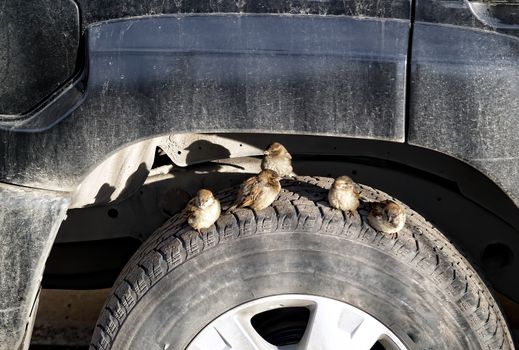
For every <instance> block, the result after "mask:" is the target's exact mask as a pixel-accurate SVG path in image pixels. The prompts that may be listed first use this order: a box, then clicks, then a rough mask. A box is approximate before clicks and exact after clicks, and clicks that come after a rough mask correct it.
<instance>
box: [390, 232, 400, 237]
mask: <svg viewBox="0 0 519 350" xmlns="http://www.w3.org/2000/svg"><path fill="white" fill-rule="evenodd" d="M389 238H391V239H397V238H398V232H393V233H390V234H389Z"/></svg>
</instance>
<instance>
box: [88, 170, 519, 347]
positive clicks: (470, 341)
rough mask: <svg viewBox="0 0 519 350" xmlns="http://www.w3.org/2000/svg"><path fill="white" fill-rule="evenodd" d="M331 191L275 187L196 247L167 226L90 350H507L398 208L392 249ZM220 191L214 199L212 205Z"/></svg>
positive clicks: (430, 234) (410, 215)
mask: <svg viewBox="0 0 519 350" xmlns="http://www.w3.org/2000/svg"><path fill="white" fill-rule="evenodd" d="M332 180H333V179H330V178H314V177H298V178H297V179H295V180H284V183H283V190H282V192H281V194H280V196H279V198H278V199H277V200H276V201H275V202H274V203H273V205H272V206H271V207H269V208H267V209H265V210H262V211H253V210H251V209H246V208H245V209H238V210H236V211H234V212H233V213H230V214H225V215H222V216H221V217H220V219H219V220H218V221H217V223H216V224H215V225H214V226H213V227H212V228H210V229H209V230H208V231H207V232H205V233H204V234H203V235H202V236H199V235H198V234H197V233H196V232H194V231H193V230H191V229H190V228H189V227H188V226H187V225H186V224H185V223H184V222H182V220H181V218H180V216H179V215H177V216H174V217H172V218H171V219H170V220H169V221H167V222H166V223H165V224H164V225H163V226H162V227H161V228H160V229H159V230H158V231H157V232H155V233H154V234H153V236H152V237H150V238H149V240H148V241H147V242H146V243H145V244H144V245H143V246H142V247H141V248H140V250H139V251H138V252H137V253H136V254H135V256H134V257H133V258H132V259H131V261H130V262H129V263H128V265H127V266H126V267H125V269H124V271H123V272H122V273H121V276H120V277H119V279H118V281H117V282H116V284H115V286H114V289H113V293H112V295H111V296H110V297H109V299H108V301H107V303H106V305H105V308H104V310H103V312H102V314H101V315H100V318H99V320H98V323H97V326H96V329H95V332H94V335H93V338H92V343H91V349H99V350H100V349H160V350H166V349H175V350H176V349H187V350H206V349H208V350H218V349H261V350H264V349H265V350H266V349H305V350H310V349H320V350H327V349H356V350H367V349H450V350H456V349H460V350H467V349H513V343H512V340H511V336H510V333H509V330H508V328H507V325H506V322H505V320H504V318H503V315H502V313H501V311H500V309H499V307H498V306H497V304H496V302H495V300H494V298H493V297H492V295H491V293H490V291H489V290H488V288H487V287H486V286H485V284H484V283H483V281H482V280H481V278H480V277H479V276H478V274H477V272H476V271H475V270H474V268H473V267H471V265H470V264H469V263H468V262H467V260H466V259H465V258H464V257H463V256H462V255H461V254H460V253H459V252H458V251H457V250H456V249H455V248H454V246H453V245H452V244H451V243H450V242H449V240H448V239H447V238H446V237H445V236H443V235H442V234H441V233H440V232H439V231H438V230H437V229H435V228H434V227H433V226H432V225H431V224H430V223H428V222H427V221H425V220H424V219H423V218H422V217H421V216H420V215H418V214H417V213H416V212H414V211H413V210H411V209H410V208H408V207H405V208H406V213H407V223H406V226H405V227H404V229H403V230H402V231H401V232H400V233H399V235H398V238H397V239H391V238H390V237H388V236H386V235H384V234H382V233H380V232H377V231H375V230H374V229H373V228H371V227H370V226H369V224H368V222H367V220H366V218H367V210H368V208H369V202H372V201H379V200H384V199H388V198H390V197H389V196H388V195H387V194H385V193H382V192H380V191H377V190H375V189H372V188H370V187H367V186H361V187H362V194H361V196H362V200H363V204H362V205H361V208H360V209H359V213H358V214H354V215H349V214H346V213H343V212H341V211H338V210H335V209H332V208H330V207H329V206H328V204H327V200H326V198H327V197H326V195H327V189H328V188H329V187H330V185H331V182H332ZM232 193H233V192H232V191H225V192H222V193H220V194H219V197H220V198H221V199H222V203H226V202H227V203H228V202H229V201H231V200H232V195H233V194H232Z"/></svg>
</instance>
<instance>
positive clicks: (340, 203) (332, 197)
mask: <svg viewBox="0 0 519 350" xmlns="http://www.w3.org/2000/svg"><path fill="white" fill-rule="evenodd" d="M328 203H330V205H331V206H332V207H333V208H336V209H340V210H343V211H346V212H348V213H349V214H353V212H355V211H356V210H357V208H358V207H359V191H358V190H357V187H356V185H355V183H354V182H353V180H352V179H350V178H349V177H348V176H339V177H338V178H336V179H335V181H334V182H333V184H332V187H330V190H329V191H328Z"/></svg>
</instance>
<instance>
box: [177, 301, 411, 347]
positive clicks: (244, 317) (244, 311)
mask: <svg viewBox="0 0 519 350" xmlns="http://www.w3.org/2000/svg"><path fill="white" fill-rule="evenodd" d="M287 307H304V308H307V309H308V310H309V311H310V317H309V320H308V324H307V326H306V330H305V331H304V335H303V337H302V338H301V340H300V341H299V343H298V344H294V345H285V346H275V345H272V344H270V343H269V342H267V341H266V340H265V339H263V337H262V336H261V335H260V334H259V333H258V332H257V331H256V329H255V328H254V327H253V326H252V323H251V319H252V318H253V317H254V316H255V315H258V314H260V313H262V312H265V311H269V310H274V309H279V308H287ZM377 342H378V343H379V344H381V345H382V346H383V348H384V349H386V350H390V349H391V350H393V349H395V350H396V349H398V350H403V349H407V348H406V347H405V346H404V344H403V343H402V342H401V341H400V340H399V339H398V338H397V336H396V335H395V334H394V333H393V332H391V331H390V330H389V329H388V328H387V327H386V326H384V324H382V323H381V322H380V321H378V320H377V319H375V318H373V317H372V316H370V315H368V314H367V313H365V312H364V311H362V310H360V309H358V308H356V307H354V306H351V305H349V304H346V303H343V302H340V301H337V300H334V299H329V298H324V297H318V296H313V295H297V294H289V295H277V296H272V297H266V298H261V299H257V300H254V301H251V302H248V303H246V304H243V305H240V306H237V307H235V308H234V309H232V310H229V311H227V312H226V313H224V314H223V315H221V316H220V317H218V318H217V319H216V320H214V321H213V322H211V323H210V324H209V325H207V326H206V327H205V328H204V329H202V331H201V332H200V333H199V334H198V335H197V336H196V337H195V338H194V339H193V341H192V342H191V344H190V345H189V346H188V347H187V350H209V349H211V350H228V349H234V350H236V349H238V350H249V349H250V350H275V349H280V350H339V349H340V350H370V349H371V348H372V347H373V346H374V345H375V344H376V343H377Z"/></svg>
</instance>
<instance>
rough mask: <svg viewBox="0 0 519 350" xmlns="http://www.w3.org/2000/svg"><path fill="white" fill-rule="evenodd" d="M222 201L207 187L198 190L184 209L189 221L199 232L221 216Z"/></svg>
mask: <svg viewBox="0 0 519 350" xmlns="http://www.w3.org/2000/svg"><path fill="white" fill-rule="evenodd" d="M220 211H221V210H220V201H219V200H218V199H216V198H215V197H214V195H213V193H212V192H211V191H209V190H206V189H201V190H199V191H198V192H197V194H196V197H194V198H192V199H191V200H190V201H189V202H188V203H187V205H186V208H185V209H184V215H185V217H186V218H187V223H188V224H189V226H191V227H192V228H193V229H195V230H196V231H197V232H198V233H199V234H200V233H202V232H201V230H202V229H206V228H209V227H211V225H212V224H214V223H215V222H216V220H218V218H219V217H220Z"/></svg>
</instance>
